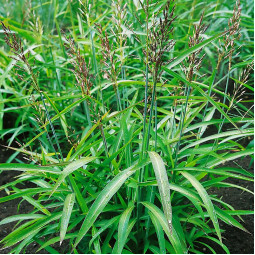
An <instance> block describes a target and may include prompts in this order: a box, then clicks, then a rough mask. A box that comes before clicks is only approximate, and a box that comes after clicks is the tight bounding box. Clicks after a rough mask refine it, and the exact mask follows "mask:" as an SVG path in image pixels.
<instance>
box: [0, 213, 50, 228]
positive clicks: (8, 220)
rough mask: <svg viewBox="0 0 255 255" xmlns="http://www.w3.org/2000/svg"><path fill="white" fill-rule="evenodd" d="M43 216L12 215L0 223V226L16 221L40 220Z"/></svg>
mask: <svg viewBox="0 0 255 255" xmlns="http://www.w3.org/2000/svg"><path fill="white" fill-rule="evenodd" d="M44 217H45V215H43V214H34V213H32V214H18V215H13V216H9V217H7V218H5V219H3V220H1V221H0V225H4V224H7V223H10V222H13V221H17V220H31V219H41V218H44Z"/></svg>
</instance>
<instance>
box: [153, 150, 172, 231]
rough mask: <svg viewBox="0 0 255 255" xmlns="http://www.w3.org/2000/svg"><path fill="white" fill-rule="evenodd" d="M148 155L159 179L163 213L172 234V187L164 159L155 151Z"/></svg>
mask: <svg viewBox="0 0 255 255" xmlns="http://www.w3.org/2000/svg"><path fill="white" fill-rule="evenodd" d="M148 153H149V156H150V159H151V162H152V165H153V169H154V172H155V176H156V179H157V183H158V189H159V193H160V197H161V202H162V205H163V211H164V214H165V216H166V219H167V222H168V227H169V230H170V232H172V207H171V200H170V186H169V181H168V177H167V172H166V168H165V165H164V162H163V160H162V158H161V157H160V156H159V154H158V153H156V152H153V151H151V152H148Z"/></svg>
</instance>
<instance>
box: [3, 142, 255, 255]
mask: <svg viewBox="0 0 255 255" xmlns="http://www.w3.org/2000/svg"><path fill="white" fill-rule="evenodd" d="M10 154H11V152H10V151H8V150H6V149H5V148H3V147H1V148H0V162H1V163H4V162H6V160H7V158H8V156H10ZM249 163H250V159H249V158H248V157H246V158H244V159H242V160H241V159H239V160H236V161H235V162H228V163H227V164H226V165H225V166H228V167H231V166H232V167H236V164H238V165H240V166H241V167H243V168H244V169H246V170H248V171H250V172H252V173H253V171H254V170H253V167H249ZM18 174H20V172H15V171H12V172H7V171H4V172H3V173H1V174H0V186H1V185H4V184H6V183H8V182H10V181H13V180H15V177H16V176H17V175H18ZM229 182H231V183H233V184H236V185H240V186H242V187H246V188H247V189H249V190H252V191H253V189H254V186H253V183H252V182H248V181H243V180H237V179H229ZM32 185H33V184H31V183H26V188H29V187H32ZM20 188H24V186H20ZM210 194H215V195H217V196H218V197H220V198H221V199H222V200H223V201H224V202H227V203H229V204H230V205H232V206H233V207H234V208H235V209H242V210H253V209H254V197H253V195H252V194H251V193H247V192H243V191H242V190H239V189H236V188H220V189H216V188H215V189H211V190H210ZM3 196H6V192H5V191H4V190H2V191H0V197H3ZM20 202H21V199H16V200H12V201H8V202H5V203H1V204H0V212H1V213H0V221H1V220H2V219H4V218H6V217H8V216H11V215H16V214H19V213H22V214H25V213H29V212H31V211H32V210H33V206H31V205H30V204H29V203H27V202H26V201H23V202H22V203H21V204H20V207H19V211H17V208H18V204H19V203H20ZM242 218H243V220H244V222H243V223H242V224H243V226H244V227H245V228H246V229H247V231H248V232H247V233H246V232H244V231H242V230H239V229H237V228H235V227H233V226H230V225H227V224H225V223H223V222H220V226H221V228H222V229H224V230H225V232H224V233H223V234H222V237H223V243H224V244H225V245H226V246H227V247H228V248H229V250H230V253H231V254H254V216H253V215H248V216H243V217H242ZM236 219H238V218H236ZM238 220H239V219H238ZM239 221H240V220H239ZM15 224H16V222H14V223H9V224H6V225H2V226H0V240H2V239H3V238H4V237H5V236H6V235H7V234H9V233H11V232H12V230H13V228H14V226H15ZM201 241H204V242H205V243H207V244H209V245H210V246H211V247H212V248H213V249H214V250H215V251H216V252H217V254H221V253H225V252H224V251H223V250H222V248H221V247H220V246H219V245H217V244H215V243H214V242H211V241H210V240H208V239H206V240H201ZM39 247H40V246H39V245H38V244H37V243H35V242H34V243H32V244H31V245H29V246H28V248H27V249H26V253H27V254H35V253H36V251H37V249H38V248H39ZM54 248H55V249H56V250H57V251H58V252H60V253H63V254H64V253H65V252H64V250H65V249H64V248H63V245H62V247H61V246H59V245H58V244H55V245H54ZM197 249H198V250H200V251H201V252H202V253H204V254H207V253H208V254H210V253H212V252H211V251H210V250H209V249H208V248H205V247H204V246H198V247H197ZM10 251H11V248H6V249H2V250H0V254H8V253H9V252H10ZM47 253H48V252H47V251H46V250H41V251H40V254H47Z"/></svg>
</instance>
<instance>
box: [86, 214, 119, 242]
mask: <svg viewBox="0 0 255 255" xmlns="http://www.w3.org/2000/svg"><path fill="white" fill-rule="evenodd" d="M119 217H120V216H119V215H118V216H116V217H114V218H112V219H110V220H108V221H107V222H106V223H105V224H104V225H103V227H101V228H100V229H99V230H98V231H97V232H96V233H95V235H93V238H92V239H91V240H90V241H89V247H90V246H91V244H92V243H93V241H94V240H95V239H96V238H97V237H98V236H99V235H100V234H101V233H103V232H104V231H105V230H106V229H107V228H109V227H110V226H111V225H112V224H113V223H114V222H115V221H116V220H118V219H119Z"/></svg>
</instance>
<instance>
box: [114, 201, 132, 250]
mask: <svg viewBox="0 0 255 255" xmlns="http://www.w3.org/2000/svg"><path fill="white" fill-rule="evenodd" d="M133 209H134V205H132V206H129V207H128V208H127V209H126V210H125V211H124V212H123V213H122V215H121V217H120V221H119V227H118V250H117V253H118V254H121V252H122V250H123V248H124V246H125V242H126V239H127V228H128V222H129V219H130V216H131V213H132V211H133Z"/></svg>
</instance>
